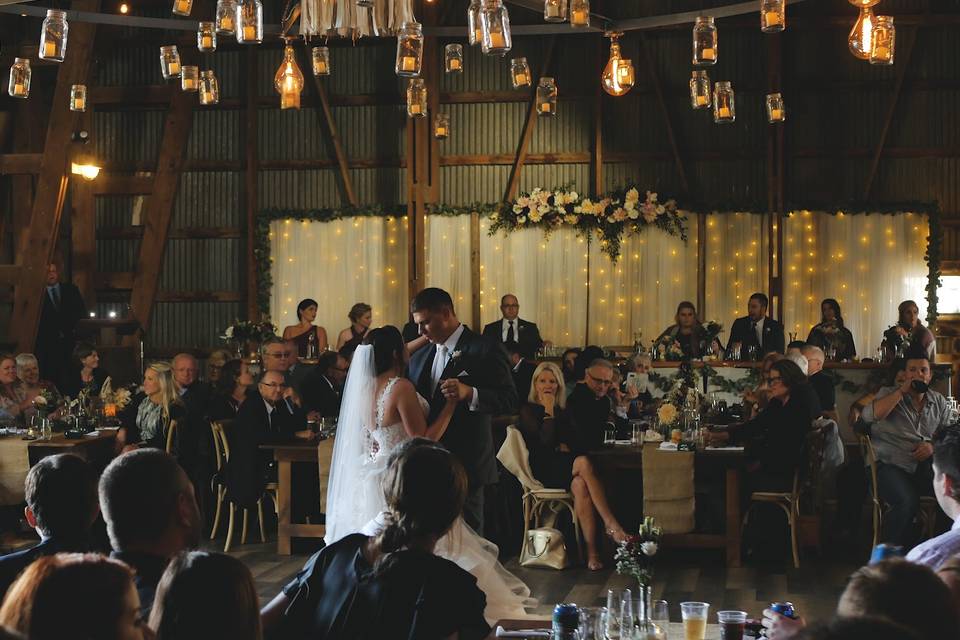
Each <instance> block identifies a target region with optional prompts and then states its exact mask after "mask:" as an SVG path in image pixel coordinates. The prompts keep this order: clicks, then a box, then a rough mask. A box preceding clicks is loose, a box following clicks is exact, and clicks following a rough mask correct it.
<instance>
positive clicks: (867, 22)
mask: <svg viewBox="0 0 960 640" xmlns="http://www.w3.org/2000/svg"><path fill="white" fill-rule="evenodd" d="M874 23H875V19H874V15H873V11H872V10H871V9H870V7H868V6H864V7H861V8H860V16H859V17H857V21H856V22H855V23H854V24H853V29H851V30H850V35H849V36H848V37H847V44H848V45H849V47H850V53H852V54H853V55H854V56H855V57H857V58H860V59H861V60H869V59H870V51H871V49H873V26H874Z"/></svg>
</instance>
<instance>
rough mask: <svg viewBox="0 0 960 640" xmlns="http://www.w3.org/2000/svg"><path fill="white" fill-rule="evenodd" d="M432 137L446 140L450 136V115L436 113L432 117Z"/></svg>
mask: <svg viewBox="0 0 960 640" xmlns="http://www.w3.org/2000/svg"><path fill="white" fill-rule="evenodd" d="M433 137H434V138H436V139H437V140H446V139H447V138H449V137H450V116H449V115H448V114H446V113H438V114H437V115H436V117H435V118H434V119H433Z"/></svg>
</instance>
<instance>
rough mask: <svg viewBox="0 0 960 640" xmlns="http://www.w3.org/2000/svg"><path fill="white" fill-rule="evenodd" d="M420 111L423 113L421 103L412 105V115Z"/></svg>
mask: <svg viewBox="0 0 960 640" xmlns="http://www.w3.org/2000/svg"><path fill="white" fill-rule="evenodd" d="M418 113H421V109H420V105H419V104H412V105H410V115H414V114H418Z"/></svg>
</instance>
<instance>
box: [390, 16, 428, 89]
mask: <svg viewBox="0 0 960 640" xmlns="http://www.w3.org/2000/svg"><path fill="white" fill-rule="evenodd" d="M421 64H423V29H422V27H421V26H420V23H419V22H405V23H404V24H403V26H402V27H400V32H399V33H397V62H396V66H395V70H396V72H397V75H398V76H401V77H407V78H412V77H415V76H418V75H420V66H421Z"/></svg>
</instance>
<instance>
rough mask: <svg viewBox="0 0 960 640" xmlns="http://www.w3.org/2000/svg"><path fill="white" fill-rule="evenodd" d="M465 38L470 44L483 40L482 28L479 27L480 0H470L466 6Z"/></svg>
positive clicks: (476, 43)
mask: <svg viewBox="0 0 960 640" xmlns="http://www.w3.org/2000/svg"><path fill="white" fill-rule="evenodd" d="M467 40H468V41H469V42H470V46H474V45H478V44H480V43H482V42H483V30H482V29H481V28H480V0H470V6H469V7H467Z"/></svg>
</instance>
